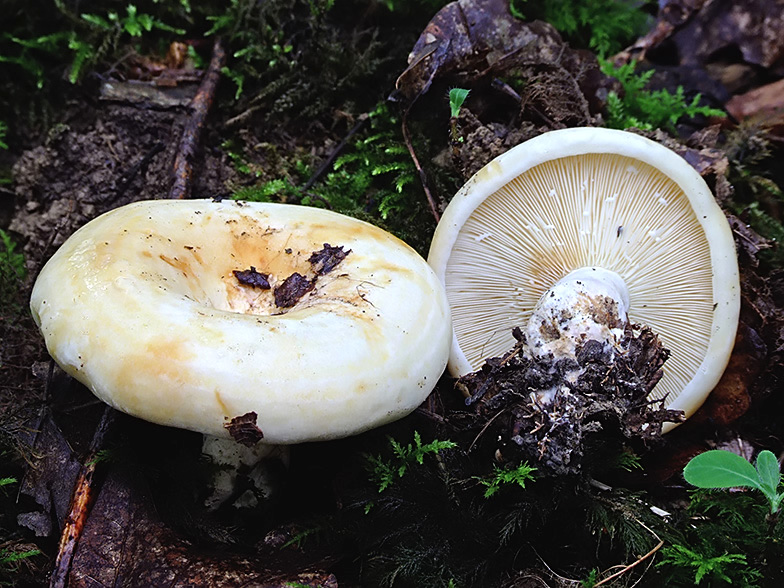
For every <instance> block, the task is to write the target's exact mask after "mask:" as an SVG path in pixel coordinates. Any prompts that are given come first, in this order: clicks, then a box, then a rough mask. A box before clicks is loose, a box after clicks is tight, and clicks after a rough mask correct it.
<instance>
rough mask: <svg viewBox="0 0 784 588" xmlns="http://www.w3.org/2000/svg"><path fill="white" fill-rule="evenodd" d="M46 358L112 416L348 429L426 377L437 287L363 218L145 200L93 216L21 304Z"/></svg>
mask: <svg viewBox="0 0 784 588" xmlns="http://www.w3.org/2000/svg"><path fill="white" fill-rule="evenodd" d="M30 306H31V309H32V314H33V317H34V319H35V322H36V323H37V324H38V326H39V327H40V330H41V332H42V333H43V336H44V338H45V340H46V345H47V348H48V350H49V353H50V354H51V356H52V358H54V360H55V361H56V362H57V363H58V364H59V365H60V366H61V367H62V368H63V369H64V370H65V371H66V372H67V373H68V374H70V375H71V376H73V377H74V378H76V379H77V380H79V381H80V382H82V383H83V384H84V385H85V386H87V387H88V388H89V389H90V390H91V391H92V392H93V393H94V394H95V395H96V396H98V398H100V399H101V400H103V401H105V402H107V403H108V404H110V405H112V406H114V407H115V408H117V409H118V410H120V411H123V412H126V413H128V414H131V415H134V416H136V417H139V418H142V419H145V420H148V421H151V422H154V423H159V424H161V425H167V426H172V427H179V428H183V429H190V430H193V431H198V432H201V433H205V434H207V435H212V436H217V437H224V438H228V437H229V436H230V435H231V436H232V437H234V438H235V439H236V440H238V441H240V442H243V443H245V444H246V445H248V446H251V445H254V444H255V443H256V442H259V441H260V442H261V443H262V444H294V443H300V442H304V441H316V440H326V439H334V438H338V437H345V436H350V435H354V434H357V433H360V432H362V431H365V430H368V429H370V428H373V427H377V426H379V425H383V424H385V423H388V422H391V421H393V420H395V419H398V418H401V417H403V416H405V415H407V414H408V413H410V412H411V411H412V410H414V409H415V408H416V407H417V406H418V405H419V404H420V403H421V402H422V401H423V400H424V399H425V398H426V397H427V395H428V393H429V392H430V391H431V390H432V388H433V387H434V386H435V384H436V381H437V380H438V378H439V376H440V375H441V373H442V371H443V369H444V366H445V364H446V361H447V356H448V351H449V345H450V339H451V331H450V320H449V308H448V303H447V300H446V296H445V293H444V290H443V287H442V285H441V284H440V283H439V281H438V279H437V278H436V276H435V274H434V273H433V271H432V270H431V269H430V268H429V267H428V265H427V264H426V263H425V261H424V260H423V259H422V258H421V257H420V256H419V255H417V253H416V252H415V251H414V250H413V249H411V248H410V247H408V246H407V245H405V244H404V243H403V242H401V241H400V240H398V239H397V238H395V237H393V236H392V235H390V234H388V233H386V232H385V231H383V230H381V229H379V228H377V227H374V226H372V225H370V224H367V223H364V222H361V221H358V220H356V219H352V218H349V217H345V216H342V215H339V214H336V213H333V212H329V211H325V210H319V209H314V208H307V207H300V206H292V205H282V204H259V203H242V202H234V201H223V202H217V201H205V200H202V201H146V202H137V203H134V204H130V205H127V206H124V207H121V208H118V209H116V210H113V211H111V212H108V213H106V214H104V215H102V216H100V217H99V218H97V219H95V220H93V221H91V222H89V223H88V224H87V225H85V226H84V227H82V228H81V229H79V230H78V231H77V232H76V233H74V234H73V235H72V236H71V237H70V238H69V239H68V240H67V241H66V242H65V243H64V244H63V245H62V246H61V247H60V249H59V250H58V251H57V252H56V253H55V255H54V256H53V257H52V258H51V259H50V260H49V261H48V263H47V264H46V265H45V267H44V268H43V270H42V271H41V273H40V275H39V276H38V279H37V280H36V283H35V286H34V288H33V292H32V298H31V302H30Z"/></svg>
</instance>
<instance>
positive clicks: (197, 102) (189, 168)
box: [169, 38, 226, 200]
mask: <svg viewBox="0 0 784 588" xmlns="http://www.w3.org/2000/svg"><path fill="white" fill-rule="evenodd" d="M225 63H226V50H225V49H224V47H223V43H222V42H221V39H220V38H217V39H215V43H214V44H213V46H212V59H211V60H210V66H209V67H208V68H207V71H206V72H205V74H204V78H203V79H202V81H201V85H200V86H199V90H198V92H196V95H195V96H194V97H193V100H192V101H191V110H192V114H191V116H190V118H189V119H188V121H187V122H186V123H185V128H184V129H183V131H182V138H181V139H180V144H179V147H178V148H177V155H176V156H175V159H174V183H173V184H172V187H171V190H170V192H169V198H172V199H180V200H182V199H187V198H189V197H190V195H191V188H192V185H191V177H192V176H193V159H194V158H195V156H196V151H197V148H198V145H199V138H200V136H201V131H202V128H203V127H204V121H205V120H206V119H207V113H208V112H209V110H210V107H211V106H212V101H213V98H214V97H215V90H216V89H217V87H218V81H219V80H220V75H221V69H222V68H223V65H224V64H225Z"/></svg>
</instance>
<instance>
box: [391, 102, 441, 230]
mask: <svg viewBox="0 0 784 588" xmlns="http://www.w3.org/2000/svg"><path fill="white" fill-rule="evenodd" d="M410 110H411V107H409V108H408V109H407V110H406V111H405V113H403V121H402V123H401V128H402V131H403V139H404V140H405V142H406V148H408V153H409V154H410V155H411V159H412V160H413V161H414V167H416V170H417V173H418V174H419V181H420V182H421V183H422V189H423V190H424V191H425V196H426V197H427V203H428V204H429V205H430V212H431V213H432V214H433V218H435V219H436V222H438V221H440V220H441V214H440V213H439V212H438V206H437V205H436V201H435V199H434V198H433V195H432V194H431V193H430V188H428V185H427V175H426V174H425V171H424V170H423V169H422V165H421V164H420V163H419V158H418V157H417V155H416V152H415V151H414V145H413V144H412V143H411V135H410V134H409V132H408V113H409V111H410Z"/></svg>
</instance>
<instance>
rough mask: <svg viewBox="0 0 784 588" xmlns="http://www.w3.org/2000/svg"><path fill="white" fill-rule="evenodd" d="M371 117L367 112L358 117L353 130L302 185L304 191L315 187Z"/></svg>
mask: <svg viewBox="0 0 784 588" xmlns="http://www.w3.org/2000/svg"><path fill="white" fill-rule="evenodd" d="M369 119H370V115H369V114H367V113H363V114H360V115H359V116H358V117H357V122H356V124H355V125H354V126H353V127H351V130H350V131H349V132H348V133H347V134H346V136H345V137H343V139H342V140H341V141H340V143H338V144H337V146H336V147H335V148H334V149H333V150H332V153H330V154H329V157H327V158H326V159H325V160H324V161H322V162H321V165H320V166H319V167H318V169H317V170H316V171H315V172H314V173H313V175H312V176H310V178H309V179H308V181H307V182H305V184H304V185H303V186H302V191H303V192H305V191H307V190H309V189H310V188H311V187H313V184H315V183H316V182H317V181H318V180H319V178H320V177H321V176H322V175H324V172H326V171H327V170H328V169H329V167H330V166H331V165H332V163H333V162H334V161H335V159H337V157H338V155H340V152H341V151H343V149H345V147H346V145H347V144H348V142H349V140H350V139H351V137H353V136H354V135H356V134H357V133H358V132H359V130H360V129H361V128H362V127H363V126H364V125H365V123H366V122H367V121H368V120H369Z"/></svg>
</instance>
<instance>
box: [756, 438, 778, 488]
mask: <svg viewBox="0 0 784 588" xmlns="http://www.w3.org/2000/svg"><path fill="white" fill-rule="evenodd" d="M756 468H757V476H758V477H759V479H760V482H761V483H762V487H763V490H764V491H765V494H766V495H767V494H772V495H773V496H775V495H776V489H777V488H778V487H779V482H780V481H781V472H780V471H779V460H777V459H776V456H775V455H773V453H772V452H771V451H768V450H767V449H765V450H763V451H760V453H759V455H758V456H757V461H756Z"/></svg>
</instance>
